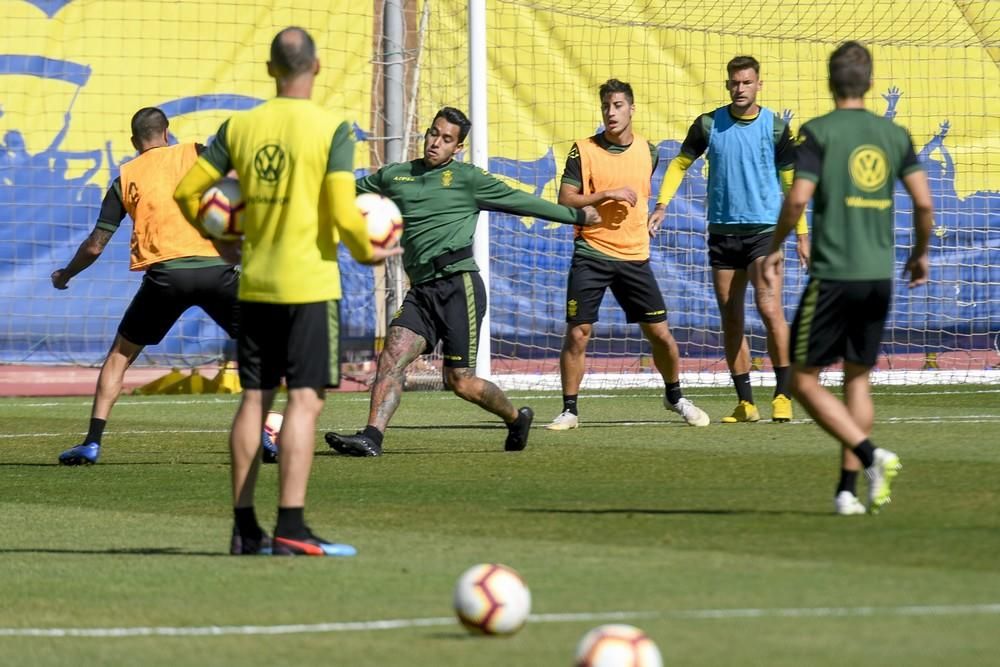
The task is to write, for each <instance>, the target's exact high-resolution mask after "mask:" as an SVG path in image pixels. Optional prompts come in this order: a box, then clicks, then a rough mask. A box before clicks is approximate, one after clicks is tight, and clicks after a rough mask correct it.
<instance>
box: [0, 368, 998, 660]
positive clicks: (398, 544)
mask: <svg viewBox="0 0 1000 667" xmlns="http://www.w3.org/2000/svg"><path fill="white" fill-rule="evenodd" d="M757 392H758V399H759V400H761V402H762V403H765V407H764V412H765V413H767V412H768V410H767V406H766V400H765V399H766V398H767V394H766V391H765V390H762V389H758V390H757ZM688 395H689V396H691V397H693V398H694V399H695V400H696V402H698V403H699V404H700V405H701V406H702V407H704V408H705V409H706V410H708V412H709V413H710V414H711V415H712V416H713V419H715V420H718V418H719V417H721V416H722V415H723V414H726V413H727V412H728V411H729V410H730V409H731V407H732V398H731V392H730V391H729V390H726V389H719V390H706V389H696V390H691V391H689V392H688ZM998 399H1000V388H997V387H995V386H993V387H983V386H979V387H938V388H933V389H930V388H914V387H898V388H881V389H878V390H877V393H876V405H877V419H878V423H877V425H876V428H875V433H874V436H873V439H874V441H875V442H876V443H877V444H880V445H882V446H884V447H887V448H890V449H893V450H895V451H896V452H898V453H899V455H900V457H901V459H902V461H903V466H904V467H903V471H902V474H901V475H900V477H899V478H898V481H897V484H896V485H895V487H894V493H893V503H892V504H891V505H890V506H889V507H888V508H887V509H886V510H885V512H883V514H881V515H879V516H877V517H868V516H861V517H837V516H834V515H832V513H831V500H832V496H833V491H834V487H835V485H836V479H837V470H838V466H839V463H838V461H839V458H838V453H837V450H836V448H835V447H834V445H833V443H832V441H831V440H829V439H828V438H827V436H826V435H824V434H823V433H822V432H821V431H820V430H819V428H818V427H817V426H815V425H814V424H813V423H811V422H809V421H805V420H802V419H801V418H802V417H803V416H804V411H803V410H802V409H801V407H800V406H796V409H797V415H796V416H797V417H799V420H798V421H796V422H793V423H790V424H782V425H776V424H771V423H769V422H768V423H765V422H761V423H759V424H755V425H749V424H741V425H733V426H723V425H719V424H713V425H712V426H710V427H708V428H704V429H694V428H689V427H686V426H684V425H683V424H682V423H680V422H679V421H677V418H676V416H675V415H673V414H672V413H667V412H666V411H664V410H663V408H662V407H661V404H660V397H659V395H658V394H656V393H654V392H638V391H631V392H623V393H617V394H616V393H608V394H603V395H601V396H593V395H587V394H584V396H583V399H582V401H581V420H582V423H583V426H582V428H580V429H579V430H577V431H571V432H564V433H550V432H547V431H545V430H543V429H542V428H541V425H542V424H544V423H545V422H546V421H547V420H548V419H551V418H552V417H553V416H555V414H556V413H557V412H558V411H559V409H560V403H559V399H558V397H557V396H556V395H554V394H548V395H527V394H522V395H520V396H517V397H516V399H515V403H517V404H518V405H521V404H529V405H532V406H533V407H534V408H535V410H536V413H537V418H536V427H535V429H534V430H533V433H532V437H531V443H530V445H529V447H528V449H527V450H526V451H524V452H522V453H518V454H507V453H504V452H503V451H502V442H503V436H504V432H503V430H502V428H501V427H500V425H499V424H498V423H497V422H496V421H494V420H493V419H492V418H490V416H489V415H487V414H485V413H483V412H480V411H479V410H478V409H477V408H475V407H473V406H471V405H468V404H466V403H463V402H462V401H461V400H459V399H457V398H454V397H453V396H451V395H450V394H445V393H409V394H407V395H406V396H405V397H404V401H403V405H402V407H401V409H400V411H399V412H398V413H397V415H396V418H395V421H394V424H393V428H391V429H390V431H389V434H388V436H387V438H386V443H385V446H386V454H385V455H384V456H383V457H381V458H379V459H350V458H343V457H337V456H332V455H328V454H327V448H326V446H325V444H322V438H321V434H319V433H318V434H317V448H318V451H319V455H318V456H317V458H316V462H315V465H314V467H313V476H312V480H311V485H310V491H309V506H308V508H307V518H308V519H309V521H310V523H311V524H312V525H313V527H314V528H315V529H316V531H317V532H318V533H319V534H321V535H324V536H327V537H330V538H335V539H338V540H342V541H345V542H349V543H352V544H354V545H355V546H357V547H358V550H359V554H358V556H357V557H356V558H353V559H344V560H341V559H319V558H297V559H292V558H268V557H253V558H234V557H229V556H228V555H225V554H226V550H227V546H228V534H229V530H230V526H231V512H230V509H229V496H228V493H229V485H228V469H227V445H226V437H227V428H228V424H229V422H230V420H231V418H232V415H233V412H234V410H235V406H236V399H232V398H210V397H176V396H175V397H154V398H138V397H123V398H122V400H121V401H120V403H119V404H118V406H117V407H116V409H115V413H114V415H113V417H112V420H111V422H110V424H109V428H108V433H107V435H106V436H105V442H104V444H105V446H104V452H103V455H102V460H101V462H100V464H99V465H97V466H93V467H89V468H62V467H59V466H58V465H56V464H55V460H56V456H57V455H58V453H59V452H60V451H62V450H63V449H64V448H66V447H68V446H70V445H72V444H75V443H76V442H77V441H78V440H79V438H80V437H81V434H82V432H83V430H85V427H86V421H87V418H88V415H89V409H90V403H89V399H86V398H82V397H81V398H66V399H42V398H38V399H3V400H0V421H2V423H3V425H4V428H3V429H2V433H0V443H2V450H0V451H2V453H3V458H2V461H0V489H2V493H0V509H2V516H3V526H4V528H3V532H2V539H0V565H2V566H3V569H4V576H3V584H2V600H3V604H2V606H0V664H4V665H69V664H72V665H140V664H141V665H170V666H171V667H176V666H177V665H213V666H214V665H285V664H295V663H300V664H306V663H310V664H324V665H364V666H368V665H373V666H379V667H387V666H397V665H398V666H404V665H405V666H418V667H436V666H439V665H442V666H452V665H454V666H461V667H493V666H496V667H500V666H504V667H509V666H523V667H536V666H538V667H549V666H560V665H563V666H568V665H570V664H571V663H572V657H573V651H574V647H575V645H576V642H577V641H578V639H579V638H580V637H581V636H582V635H583V634H584V633H585V632H586V631H587V630H588V629H590V628H591V627H593V626H596V625H600V624H601V623H605V622H612V621H614V620H616V619H617V618H623V619H624V622H630V623H632V624H635V625H638V626H640V627H642V628H643V629H645V630H646V631H647V632H648V633H649V634H650V635H651V636H652V638H653V639H654V640H655V641H656V642H657V644H658V645H659V647H660V649H661V651H662V653H663V655H664V662H665V664H666V665H713V666H715V665H768V666H769V667H776V666H779V665H810V666H823V665H831V666H832V665H837V666H838V667H839V666H841V665H861V664H865V665H907V666H916V665H934V666H938V665H942V664H948V665H954V666H960V665H961V666H964V665H995V664H997V661H998V659H1000V658H998V655H1000V635H998V633H997V628H998V627H1000V409H998V407H1000V400H998ZM366 416H367V396H366V395H363V394H345V395H334V396H332V397H331V398H330V399H329V400H328V401H327V407H326V410H325V412H324V416H323V419H322V423H321V428H323V430H327V429H331V428H332V429H339V430H354V429H355V428H357V427H358V426H360V425H361V424H363V422H364V420H365V418H366ZM864 487H865V485H864V482H863V481H862V482H861V483H860V484H859V491H862V490H863V489H864ZM275 492H276V470H275V468H274V467H270V466H269V467H267V468H265V469H264V470H263V473H262V475H261V484H260V487H259V489H258V513H259V514H260V515H261V518H262V521H263V522H264V525H265V526H267V527H268V528H270V527H271V526H272V525H273V520H274V503H275ZM859 495H860V494H859ZM486 561H495V562H502V563H506V564H508V565H510V566H512V567H514V568H516V569H517V570H519V571H520V572H521V574H522V575H523V576H524V578H525V579H526V581H527V582H528V584H529V585H530V587H531V590H532V596H533V613H534V614H539V615H543V616H541V617H540V618H536V619H534V620H532V621H530V622H529V623H528V625H527V626H526V627H525V628H524V630H522V631H521V632H520V633H519V634H517V635H515V636H514V637H511V638H502V639H496V638H493V639H491V638H473V637H470V636H468V635H467V633H466V632H465V631H464V630H463V629H462V628H461V627H460V626H459V625H458V624H457V623H452V622H451V621H450V620H448V617H449V616H450V615H451V594H452V587H453V585H454V582H455V580H456V579H457V577H458V575H459V574H460V573H461V572H462V571H463V570H465V568H467V567H468V566H470V565H472V564H474V563H477V562H486ZM622 612H627V613H624V614H622V615H621V616H618V615H617V614H619V613H622ZM640 612H641V613H642V614H641V615H639V613H640ZM633 613H634V614H636V615H629V614H633ZM557 614H582V615H585V616H583V617H581V618H580V620H572V619H569V620H567V619H564V618H561V617H558V616H555V617H553V616H546V615H557ZM387 620H398V621H403V622H402V623H398V624H396V626H397V627H394V628H388V629H378V626H375V625H373V624H369V625H364V624H360V625H345V624H346V623H349V622H360V623H364V622H376V621H387ZM289 625H294V626H303V627H300V628H298V629H299V630H301V631H300V632H297V633H292V634H275V632H276V630H280V629H281V628H277V627H276V626H289ZM387 625H391V624H387ZM213 626H215V627H219V628H223V630H221V631H217V633H216V634H212V631H211V630H209V629H208V628H211V627H213ZM244 626H256V627H255V628H251V627H244ZM95 628H100V629H118V630H116V631H115V632H122V633H127V632H131V633H148V634H147V635H144V636H124V637H120V636H61V637H53V636H45V635H42V636H30V633H31V632H33V631H37V630H43V629H64V630H66V631H68V632H69V633H70V634H72V632H73V631H76V630H81V629H95ZM240 628H242V632H244V633H245V634H227V633H235V632H237V631H239V629H240ZM127 629H132V630H127ZM143 629H145V630H143ZM170 633H175V634H170ZM198 633H202V634H198Z"/></svg>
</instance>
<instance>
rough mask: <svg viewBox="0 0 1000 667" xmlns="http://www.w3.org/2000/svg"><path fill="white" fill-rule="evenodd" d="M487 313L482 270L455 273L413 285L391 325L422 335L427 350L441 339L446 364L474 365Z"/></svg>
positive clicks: (463, 366)
mask: <svg viewBox="0 0 1000 667" xmlns="http://www.w3.org/2000/svg"><path fill="white" fill-rule="evenodd" d="M485 315H486V288H485V287H484V286H483V279H482V278H481V277H480V276H479V273H478V272H465V273H456V274H453V275H450V276H445V277H444V278H438V279H437V280H432V281H430V282H427V283H421V284H420V285H414V286H413V287H411V288H410V291H409V292H407V293H406V298H405V299H403V305H402V306H401V307H400V309H399V310H398V311H396V315H395V316H394V317H393V318H392V322H390V323H389V326H391V327H403V328H404V329H409V330H410V331H412V332H413V333H415V334H417V335H419V336H420V337H422V338H423V339H424V340H426V341H427V347H426V349H425V350H424V351H425V352H430V351H431V350H433V349H434V346H435V345H437V342H438V340H439V339H440V340H441V341H442V354H443V357H444V365H445V366H449V367H451V368H475V366H476V353H477V351H478V350H479V328H480V326H481V325H482V323H483V316H485Z"/></svg>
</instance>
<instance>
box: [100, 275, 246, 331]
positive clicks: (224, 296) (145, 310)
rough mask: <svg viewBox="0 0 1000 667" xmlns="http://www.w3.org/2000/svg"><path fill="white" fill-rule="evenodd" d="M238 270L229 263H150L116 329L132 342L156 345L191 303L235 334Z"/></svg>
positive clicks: (237, 316)
mask: <svg viewBox="0 0 1000 667" xmlns="http://www.w3.org/2000/svg"><path fill="white" fill-rule="evenodd" d="M239 283H240V271H239V268H238V267H236V266H232V265H230V264H225V265H220V266H204V267H200V268H197V269H165V268H163V267H161V266H155V265H154V266H152V267H150V269H149V270H148V271H146V275H145V276H143V277H142V285H141V286H140V287H139V291H138V292H136V293H135V296H134V297H132V303H130V304H129V307H128V309H127V310H126V311H125V314H124V315H123V316H122V321H121V324H119V325H118V333H119V334H120V335H121V337H122V338H124V339H125V340H127V341H129V342H130V343H135V344H136V345H156V344H157V343H159V342H160V341H161V340H163V337H164V336H166V335H167V332H168V331H170V327H172V326H174V323H176V322H177V320H178V319H179V318H180V316H181V315H182V314H184V311H185V310H187V309H188V308H190V307H191V306H199V307H200V308H201V309H202V310H204V311H205V312H206V313H207V314H208V316H209V317H211V318H212V319H213V320H215V323H216V324H218V325H219V326H220V327H222V328H223V329H225V331H226V333H227V334H229V337H230V338H235V337H236V331H237V321H238V319H239V301H238V300H237V292H238V290H239Z"/></svg>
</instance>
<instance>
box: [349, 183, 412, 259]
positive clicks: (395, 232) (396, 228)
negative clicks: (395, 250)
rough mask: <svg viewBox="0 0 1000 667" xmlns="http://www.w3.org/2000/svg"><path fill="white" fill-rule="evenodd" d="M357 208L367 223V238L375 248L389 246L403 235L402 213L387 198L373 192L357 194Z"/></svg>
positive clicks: (394, 243)
mask: <svg viewBox="0 0 1000 667" xmlns="http://www.w3.org/2000/svg"><path fill="white" fill-rule="evenodd" d="M355 203H356V204H357V206H358V210H360V211H361V215H363V216H364V217H365V221H366V222H367V223H368V238H369V240H371V242H372V245H373V246H375V247H377V248H391V247H392V246H394V245H396V243H397V242H398V241H399V237H400V236H402V235H403V214H402V213H400V212H399V207H398V206H396V204H395V203H394V202H393V201H392V200H391V199H389V198H388V197H383V196H382V195H377V194H375V193H373V192H366V193H364V194H360V195H358V198H357V199H356V200H355Z"/></svg>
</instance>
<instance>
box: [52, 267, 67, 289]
mask: <svg viewBox="0 0 1000 667" xmlns="http://www.w3.org/2000/svg"><path fill="white" fill-rule="evenodd" d="M51 278H52V286H53V287H55V288H56V289H66V288H67V287H69V279H70V278H72V276H70V275H69V272H68V271H66V269H56V270H55V271H53V272H52V276H51Z"/></svg>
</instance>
